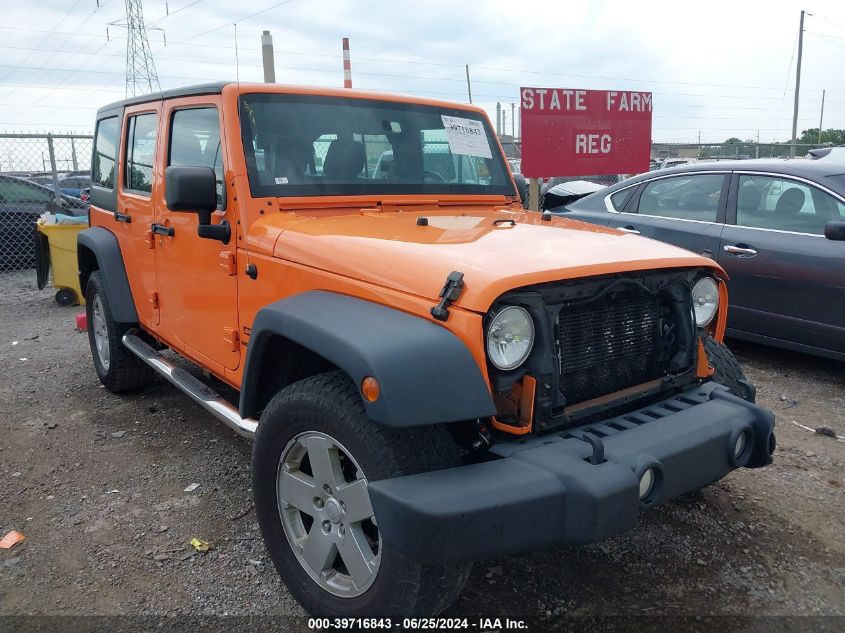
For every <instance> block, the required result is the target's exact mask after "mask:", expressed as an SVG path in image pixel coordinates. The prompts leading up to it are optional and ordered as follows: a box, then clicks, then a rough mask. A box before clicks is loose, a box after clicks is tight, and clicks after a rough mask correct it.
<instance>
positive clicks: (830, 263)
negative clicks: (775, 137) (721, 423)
mask: <svg viewBox="0 0 845 633" xmlns="http://www.w3.org/2000/svg"><path fill="white" fill-rule="evenodd" d="M555 212H556V213H558V212H559V213H562V214H563V215H565V216H566V217H572V218H577V219H579V220H585V221H587V222H592V223H594V224H601V225H606V226H610V227H614V228H617V229H620V230H622V231H626V232H629V233H637V234H640V235H643V236H645V237H651V238H654V239H657V240H661V241H664V242H670V243H672V244H676V245H677V246H681V247H683V248H686V249H689V250H691V251H694V252H696V253H700V254H703V255H706V256H707V257H711V258H713V259H715V260H717V261H718V262H719V264H720V265H721V266H722V267H723V268H724V269H725V270H726V271H727V273H728V274H729V275H730V282H729V284H728V289H729V291H730V300H731V310H730V314H729V317H728V329H727V333H728V335H729V336H733V337H735V338H740V339H747V340H751V341H756V342H759V343H765V344H769V345H775V346H778V347H784V348H787V349H794V350H799V351H802V352H807V353H810V354H817V355H819V356H827V357H830V358H837V359H840V360H845V165H842V164H837V163H835V162H833V161H824V160H818V161H809V160H801V159H799V160H791V161H784V160H759V161H758V160H743V161H730V162H729V161H722V162H718V163H712V164H710V163H706V164H702V163H696V164H693V165H687V166H684V167H677V168H673V169H666V170H660V171H657V172H650V173H647V174H643V175H641V176H636V177H634V178H630V179H628V180H626V181H624V182H621V183H619V184H616V185H613V186H611V187H608V188H606V189H603V190H601V191H599V192H596V193H594V194H591V195H589V196H586V197H584V198H581V199H580V200H578V201H576V202H574V203H572V204H569V205H566V206H565V207H561V208H559V209H556V210H555Z"/></svg>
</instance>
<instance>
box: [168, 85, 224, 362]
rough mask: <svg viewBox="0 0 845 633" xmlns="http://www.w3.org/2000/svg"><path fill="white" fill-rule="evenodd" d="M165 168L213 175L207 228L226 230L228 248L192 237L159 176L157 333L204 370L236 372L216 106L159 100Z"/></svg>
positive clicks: (205, 100)
mask: <svg viewBox="0 0 845 633" xmlns="http://www.w3.org/2000/svg"><path fill="white" fill-rule="evenodd" d="M162 116H163V122H164V125H163V126H162V128H163V134H162V142H163V143H164V151H163V157H162V163H161V164H163V165H165V166H170V165H175V166H201V167H211V168H213V169H214V171H215V174H216V175H217V187H218V189H217V202H218V205H217V211H215V212H214V214H213V216H214V218H213V220H212V222H213V223H215V224H216V223H218V222H220V221H222V220H226V221H228V222H229V224H231V225H232V239H231V241H230V242H229V244H223V243H222V242H219V241H217V240H212V239H204V238H201V237H199V236H198V235H197V226H198V222H199V218H198V215H197V214H196V213H189V212H175V211H170V210H169V209H168V208H167V203H166V198H165V195H166V192H165V190H164V189H165V186H166V185H165V183H164V169H162V174H161V181H162V187H161V194H160V195H159V196H158V197H157V198H156V219H155V224H156V226H155V227H154V228H156V229H157V230H158V231H159V232H158V233H155V235H154V237H155V240H156V249H157V253H156V272H157V277H158V289H159V304H160V310H161V333H162V336H163V338H165V340H167V341H168V343H170V344H171V345H174V346H175V347H176V348H177V349H181V350H182V351H184V352H185V354H186V355H187V356H189V357H193V358H195V359H197V360H201V361H203V362H204V364H207V365H208V366H210V367H215V366H216V368H217V373H218V374H220V375H222V374H223V373H224V371H223V370H234V369H237V367H238V363H239V359H240V353H239V342H238V310H237V305H238V301H237V277H236V276H235V272H236V268H235V265H234V261H235V260H234V255H235V250H236V249H235V240H236V237H235V231H234V227H235V225H236V221H235V219H234V215H235V212H234V209H233V204H232V203H231V202H229V203H228V205H227V200H226V190H225V183H224V159H225V138H224V136H223V135H222V133H221V132H222V130H223V121H222V114H221V110H220V99H219V98H216V99H215V98H212V97H190V98H185V99H174V100H172V101H166V102H165V104H164V108H163V113H162Z"/></svg>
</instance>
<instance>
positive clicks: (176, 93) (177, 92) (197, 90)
mask: <svg viewBox="0 0 845 633" xmlns="http://www.w3.org/2000/svg"><path fill="white" fill-rule="evenodd" d="M230 83H234V82H231V81H217V82H214V83H207V84H196V85H193V86H184V87H182V88H171V89H170V90H162V91H161V92H153V93H150V94H148V95H139V96H137V97H130V98H129V99H123V100H121V101H115V102H114V103H109V104H108V105H104V106H103V107H102V108H100V109H99V110H97V115H98V116H99V114H100V113H102V112H107V111H109V110H115V109H117V108H123V107H126V106H131V105H136V104H138V103H149V102H150V101H161V100H162V99H175V98H176V97H193V96H196V95H219V94H220V93H221V92H223V88H224V86H226V85H228V84H230Z"/></svg>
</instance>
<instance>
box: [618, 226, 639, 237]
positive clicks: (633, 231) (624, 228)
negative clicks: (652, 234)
mask: <svg viewBox="0 0 845 633" xmlns="http://www.w3.org/2000/svg"><path fill="white" fill-rule="evenodd" d="M616 230H618V231H622V232H623V233H630V234H631V235H639V234H640V232H639V231H638V230H637V229H635V228H634V227H633V226H631V225H630V224H629V225H628V226H617V227H616Z"/></svg>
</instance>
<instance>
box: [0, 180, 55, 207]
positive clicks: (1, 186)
mask: <svg viewBox="0 0 845 633" xmlns="http://www.w3.org/2000/svg"><path fill="white" fill-rule="evenodd" d="M54 197H55V195H54V194H53V192H52V191H50V190H49V189H43V188H41V187H36V186H35V185H30V184H27V183H26V182H23V181H17V180H15V179H13V178H3V179H2V180H0V199H2V201H3V202H9V203H14V204H47V203H49V202H50V201H51V200H52V199H53V198H54Z"/></svg>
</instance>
